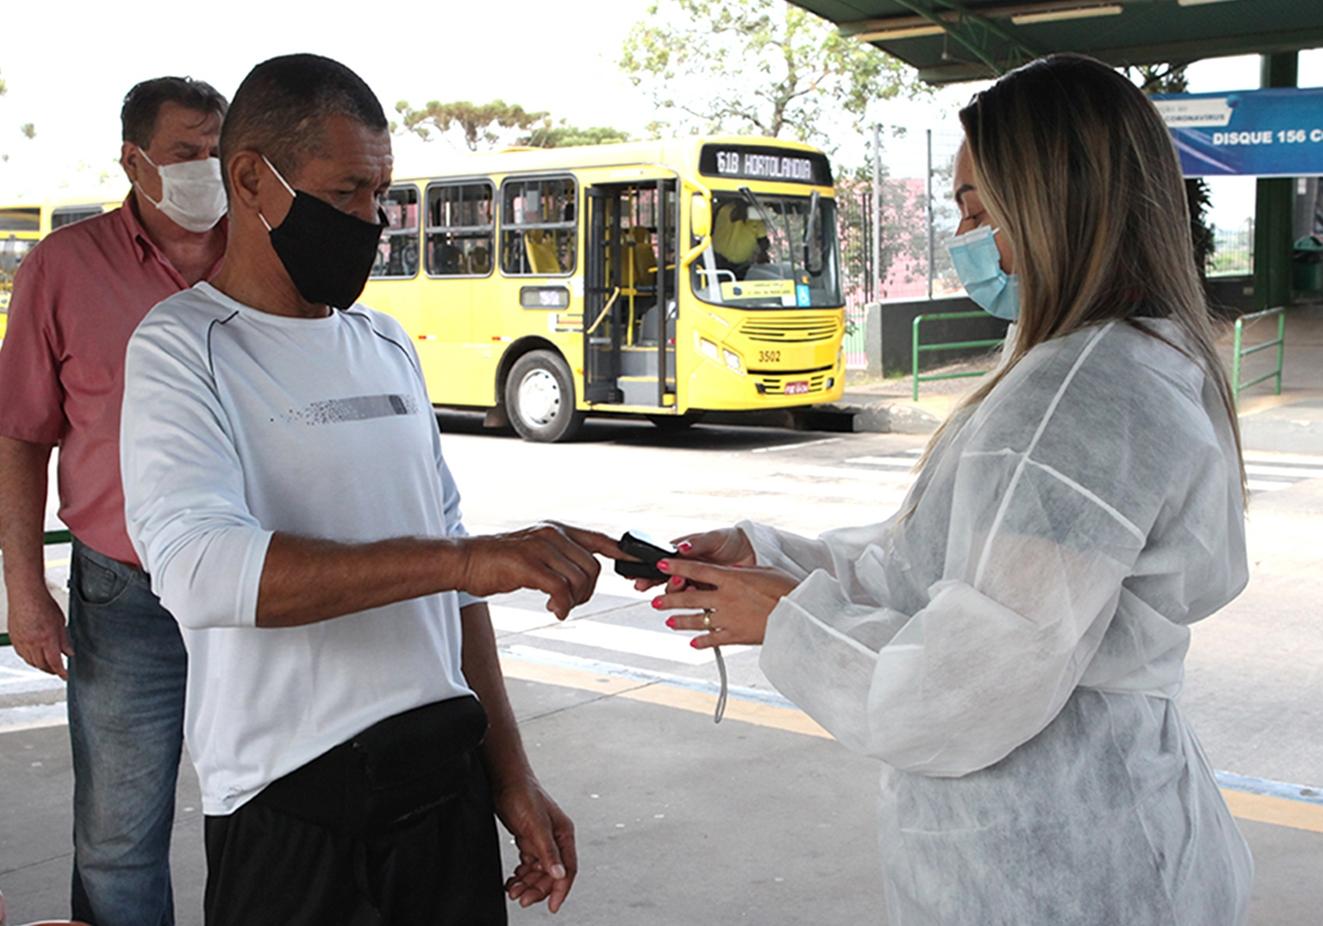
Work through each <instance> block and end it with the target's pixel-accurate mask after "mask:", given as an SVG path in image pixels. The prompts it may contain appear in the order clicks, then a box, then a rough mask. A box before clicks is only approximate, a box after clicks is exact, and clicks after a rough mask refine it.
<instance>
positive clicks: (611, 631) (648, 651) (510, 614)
mask: <svg viewBox="0 0 1323 926" xmlns="http://www.w3.org/2000/svg"><path fill="white" fill-rule="evenodd" d="M489 610H490V611H491V615H492V626H493V627H495V628H496V631H497V633H498V634H519V635H521V636H523V637H525V638H527V637H533V638H536V639H539V640H548V641H552V642H556V643H565V644H569V645H571V646H574V647H576V648H577V647H586V648H588V649H590V650H605V651H609V652H613V653H616V654H620V655H625V656H644V657H646V658H648V659H659V660H661V661H663V662H675V663H679V664H681V665H686V666H700V665H706V664H707V663H709V662H711V661H712V654H711V653H708V652H705V651H702V650H696V649H694V648H693V647H692V646H690V645H689V635H685V634H680V633H676V632H674V631H670V630H644V629H641V628H639V627H630V626H626V625H624V624H616V623H611V622H609V621H606V620H597V619H593V618H571V619H570V620H567V621H565V622H564V623H562V622H560V621H557V620H556V619H555V618H554V617H550V616H549V615H541V614H538V613H537V612H536V611H527V610H524V609H523V608H514V607H510V606H508V605H489ZM751 649H753V647H749V646H727V647H724V648H723V651H724V652H725V654H726V655H727V656H728V657H729V656H737V655H739V654H740V653H743V652H748V651H749V650H751Z"/></svg>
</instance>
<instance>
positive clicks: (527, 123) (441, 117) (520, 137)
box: [392, 100, 629, 151]
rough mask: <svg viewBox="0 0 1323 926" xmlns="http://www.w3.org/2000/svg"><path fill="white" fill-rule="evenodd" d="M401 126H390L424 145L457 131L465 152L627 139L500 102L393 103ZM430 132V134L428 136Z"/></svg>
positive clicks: (608, 130)
mask: <svg viewBox="0 0 1323 926" xmlns="http://www.w3.org/2000/svg"><path fill="white" fill-rule="evenodd" d="M395 111H396V112H397V113H399V114H400V116H401V117H402V118H403V120H404V121H403V124H399V123H395V124H392V129H393V130H394V131H396V132H413V133H414V134H415V135H417V136H419V137H420V138H422V139H425V140H427V141H430V140H432V138H434V137H441V136H445V135H446V134H448V133H452V132H458V134H459V135H460V136H462V137H463V139H464V144H465V145H466V146H467V147H468V149H469V150H470V151H478V150H480V149H485V150H489V149H492V148H501V147H505V146H508V145H523V146H528V147H532V148H566V147H569V146H571V145H606V144H610V143H612V142H620V141H628V140H629V134H628V133H626V132H622V131H620V130H619V129H613V128H610V127H608V126H590V127H588V128H580V127H579V126H574V125H570V124H569V123H568V122H566V121H565V120H564V119H561V120H560V121H559V122H552V121H551V116H550V114H548V113H544V112H534V111H532V110H526V109H524V108H523V107H522V106H519V105H518V104H514V103H506V102H505V101H504V100H492V101H491V102H490V103H483V104H481V105H475V104H473V103H469V102H468V101H466V100H459V101H456V102H453V103H441V102H438V101H436V100H432V101H431V102H429V103H428V104H427V105H426V106H424V107H422V108H421V109H414V108H413V107H411V106H410V105H409V103H408V102H407V101H405V100H401V101H400V102H398V103H396V104H395ZM434 133H436V134H434Z"/></svg>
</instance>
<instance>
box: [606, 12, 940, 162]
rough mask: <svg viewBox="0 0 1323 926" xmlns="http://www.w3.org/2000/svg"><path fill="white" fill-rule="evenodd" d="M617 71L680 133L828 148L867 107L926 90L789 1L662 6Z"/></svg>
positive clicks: (629, 43)
mask: <svg viewBox="0 0 1323 926" xmlns="http://www.w3.org/2000/svg"><path fill="white" fill-rule="evenodd" d="M620 67H621V69H622V70H623V71H624V72H625V73H626V74H627V75H628V76H629V79H630V80H631V81H632V82H633V84H634V85H635V86H636V87H639V88H641V89H643V90H644V91H645V92H646V93H647V94H648V95H649V96H650V97H651V98H652V101H653V103H654V104H655V105H656V107H657V109H658V111H659V112H660V113H661V114H662V115H663V117H664V118H665V117H670V118H673V119H675V120H676V121H677V122H678V123H679V125H680V127H681V128H688V129H690V130H698V131H704V132H718V131H730V132H741V133H748V132H754V133H758V134H762V135H768V136H772V137H783V136H790V137H795V138H799V139H801V140H804V141H814V142H817V143H819V144H823V145H824V146H830V142H831V135H832V134H833V132H835V131H837V130H838V129H839V128H840V127H841V122H842V117H844V119H845V121H847V122H849V123H853V124H854V125H856V126H858V125H859V123H860V122H861V121H862V119H863V117H864V114H865V111H866V109H867V107H868V104H869V103H870V102H872V101H874V100H883V99H890V98H892V97H894V96H897V95H898V94H902V93H903V94H907V95H915V94H917V93H920V92H926V91H925V90H923V89H921V88H920V85H919V84H918V82H917V80H916V79H915V77H914V76H912V72H911V71H909V70H908V69H906V68H905V66H904V65H902V64H901V62H900V61H898V60H896V59H895V58H892V57H891V56H889V55H886V54H884V53H882V52H880V51H878V50H877V49H875V48H873V47H872V46H870V45H866V44H864V43H862V42H859V41H857V40H855V39H850V38H846V37H844V36H841V35H840V34H839V33H838V32H837V31H836V30H835V28H834V27H832V26H831V25H830V24H829V23H827V22H825V21H824V20H822V19H819V18H818V17H816V16H814V15H813V14H811V13H808V12H806V11H804V10H803V9H800V8H799V7H797V6H791V5H790V4H788V3H785V2H784V0H657V2H654V3H653V4H652V5H651V6H650V7H649V8H648V12H647V15H646V16H645V17H644V18H643V19H642V20H640V21H639V22H638V23H636V24H635V25H634V27H633V29H632V30H631V31H630V33H629V36H628V38H627V39H626V40H625V49H624V53H623V55H622V57H621V59H620ZM662 125H664V123H658V124H655V125H654V128H661V126H662Z"/></svg>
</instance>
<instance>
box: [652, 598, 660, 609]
mask: <svg viewBox="0 0 1323 926" xmlns="http://www.w3.org/2000/svg"><path fill="white" fill-rule="evenodd" d="M652 606H653V607H654V608H656V609H657V610H659V611H660V610H661V606H662V600H661V595H658V596H657V597H656V598H654V599H652Z"/></svg>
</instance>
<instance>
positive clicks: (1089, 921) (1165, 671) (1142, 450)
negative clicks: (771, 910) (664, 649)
mask: <svg viewBox="0 0 1323 926" xmlns="http://www.w3.org/2000/svg"><path fill="white" fill-rule="evenodd" d="M1144 324H1146V325H1147V326H1148V327H1149V329H1150V330H1151V331H1153V332H1156V333H1158V334H1160V335H1162V336H1163V337H1165V338H1167V339H1168V340H1175V339H1178V338H1179V337H1180V335H1179V331H1178V329H1177V328H1176V327H1175V326H1174V325H1172V324H1170V323H1167V322H1156V321H1146V322H1144ZM1240 491H1241V490H1240V473H1239V468H1238V465H1237V460H1236V452H1235V445H1234V441H1233V438H1232V434H1231V430H1230V427H1229V424H1228V422H1227V416H1226V413H1225V412H1224V411H1223V408H1222V405H1221V402H1220V400H1219V398H1218V394H1217V391H1216V389H1215V388H1214V386H1213V384H1212V382H1211V380H1209V379H1208V378H1206V377H1205V376H1204V374H1203V372H1202V369H1201V367H1200V366H1199V365H1198V364H1196V363H1195V362H1193V361H1192V360H1190V359H1189V358H1187V357H1186V356H1184V355H1183V354H1181V353H1179V352H1178V351H1176V350H1175V349H1174V348H1173V347H1171V346H1169V345H1168V344H1165V343H1163V342H1162V341H1161V340H1158V339H1156V338H1154V337H1151V336H1150V335H1148V334H1144V333H1142V332H1140V331H1136V330H1135V329H1134V328H1133V327H1131V326H1130V325H1129V324H1126V323H1110V324H1106V325H1102V326H1096V327H1090V328H1088V329H1086V330H1083V331H1079V332H1076V333H1074V334H1071V335H1069V336H1066V337H1063V338H1059V339H1057V340H1054V341H1050V342H1048V343H1045V344H1042V345H1040V346H1038V347H1036V348H1034V349H1033V350H1032V351H1030V352H1029V354H1027V355H1026V356H1025V358H1024V359H1023V360H1022V361H1021V362H1020V364H1019V365H1018V366H1017V367H1016V368H1015V369H1014V370H1012V371H1011V372H1010V374H1009V375H1008V376H1007V377H1006V378H1005V380H1003V381H1002V382H1001V383H1000V384H999V385H998V386H997V387H996V389H994V390H993V392H992V393H991V394H990V395H989V396H988V397H987V398H986V399H985V400H984V401H983V402H982V403H981V405H980V406H979V407H978V408H977V409H975V410H974V411H973V412H972V413H969V414H967V415H966V416H965V418H964V419H963V422H962V423H959V424H958V426H953V427H952V428H950V429H949V430H948V432H947V435H946V436H944V438H943V441H942V445H941V446H940V447H938V448H937V449H936V452H935V454H934V456H933V458H932V459H931V461H930V462H929V464H928V466H927V467H926V468H925V470H924V472H923V474H922V475H921V476H920V479H919V481H918V483H917V484H916V485H915V487H914V489H913V490H912V492H911V495H910V498H909V500H908V502H907V503H906V505H905V506H903V507H902V511H903V510H905V509H906V508H909V507H912V509H913V511H912V514H911V515H910V517H909V518H908V519H902V518H900V517H894V518H892V519H891V520H889V521H887V522H886V523H883V524H878V525H872V526H868V527H858V528H848V529H844V530H837V531H831V532H829V533H826V534H824V535H823V536H822V537H821V538H819V539H816V540H810V539H807V538H803V537H799V536H796V535H794V534H790V533H787V532H783V531H779V530H776V529H774V528H770V527H767V526H765V525H759V524H753V523H745V524H742V525H741V527H742V528H743V529H744V530H745V532H746V533H747V534H748V535H749V537H750V539H751V540H752V542H753V545H754V548H755V550H756V551H757V556H758V562H759V563H760V564H764V565H769V566H776V567H780V568H782V569H785V570H788V571H789V572H791V573H792V574H794V575H795V576H797V577H800V578H801V579H802V582H801V584H800V585H799V586H798V587H797V588H796V589H795V590H794V591H793V592H792V593H791V594H789V595H788V596H786V597H785V598H784V599H783V600H782V601H781V603H780V604H779V605H778V606H777V608H776V609H775V610H774V611H773V612H772V615H771V618H770V621H769V623H768V628H767V638H766V642H765V644H764V646H763V651H762V662H761V665H762V668H763V671H764V672H765V673H766V675H767V677H768V678H769V679H770V680H771V682H772V683H773V684H774V685H775V686H776V687H777V688H778V689H779V690H780V691H781V692H782V693H784V694H785V695H786V696H787V697H789V698H790V699H791V700H793V701H794V702H795V703H796V704H798V705H800V706H801V707H802V708H803V709H804V710H805V711H807V712H808V714H810V715H811V716H812V717H813V718H814V719H815V720H817V721H818V722H819V723H821V724H822V725H823V726H824V727H826V728H827V729H828V730H829V731H830V732H831V733H832V734H833V735H834V736H835V737H836V738H837V739H839V740H840V741H841V742H842V743H844V744H845V745H846V746H848V747H849V748H851V749H853V750H856V751H858V752H862V753H866V754H868V755H871V756H876V757H877V758H879V759H881V760H882V761H883V763H884V764H883V766H882V769H883V771H882V796H881V843H882V856H883V877H884V881H885V887H886V895H887V909H888V917H887V920H886V922H887V923H888V926H993V924H1008V926H1010V924H1014V926H1150V924H1152V926H1158V924H1162V926H1232V924H1240V923H1243V922H1244V919H1245V908H1246V904H1247V902H1248V899H1249V892H1250V881H1251V878H1252V870H1253V866H1252V862H1251V859H1250V855H1249V850H1248V847H1247V846H1246V844H1245V842H1244V840H1243V839H1242V838H1241V836H1240V834H1239V832H1238V831H1237V829H1236V827H1235V824H1234V822H1233V821H1232V818H1231V816H1230V814H1229V812H1228V810H1227V808H1226V805H1225V803H1224V802H1223V800H1222V797H1221V795H1220V793H1219V792H1218V789H1217V786H1216V784H1215V783H1214V779H1213V774H1212V771H1211V769H1210V768H1209V765H1208V762H1207V760H1206V759H1205V758H1204V755H1203V753H1202V751H1201V750H1200V748H1199V745H1198V743H1197V741H1196V740H1195V737H1194V734H1193V732H1192V731H1191V730H1190V728H1189V726H1188V725H1187V724H1186V722H1185V720H1184V718H1183V717H1182V715H1181V713H1180V711H1179V710H1178V708H1177V706H1176V703H1175V701H1174V700H1173V699H1174V698H1175V697H1176V694H1177V692H1178V691H1179V690H1180V687H1181V681H1182V675H1183V662H1184V658H1185V653H1186V650H1187V648H1188V645H1189V640H1190V631H1189V625H1190V624H1192V623H1194V622H1195V621H1197V620H1200V619H1202V618H1205V617H1207V616H1209V615H1210V614H1212V613H1213V612H1214V611H1216V610H1217V609H1218V608H1220V607H1222V606H1223V605H1225V604H1226V603H1227V602H1228V601H1230V600H1231V599H1232V598H1233V597H1234V596H1235V595H1236V594H1237V593H1238V592H1239V591H1240V590H1241V589H1242V588H1243V587H1244V585H1245V582H1246V577H1247V562H1246V553H1245V533H1244V512H1243V505H1242V500H1241V494H1240Z"/></svg>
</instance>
